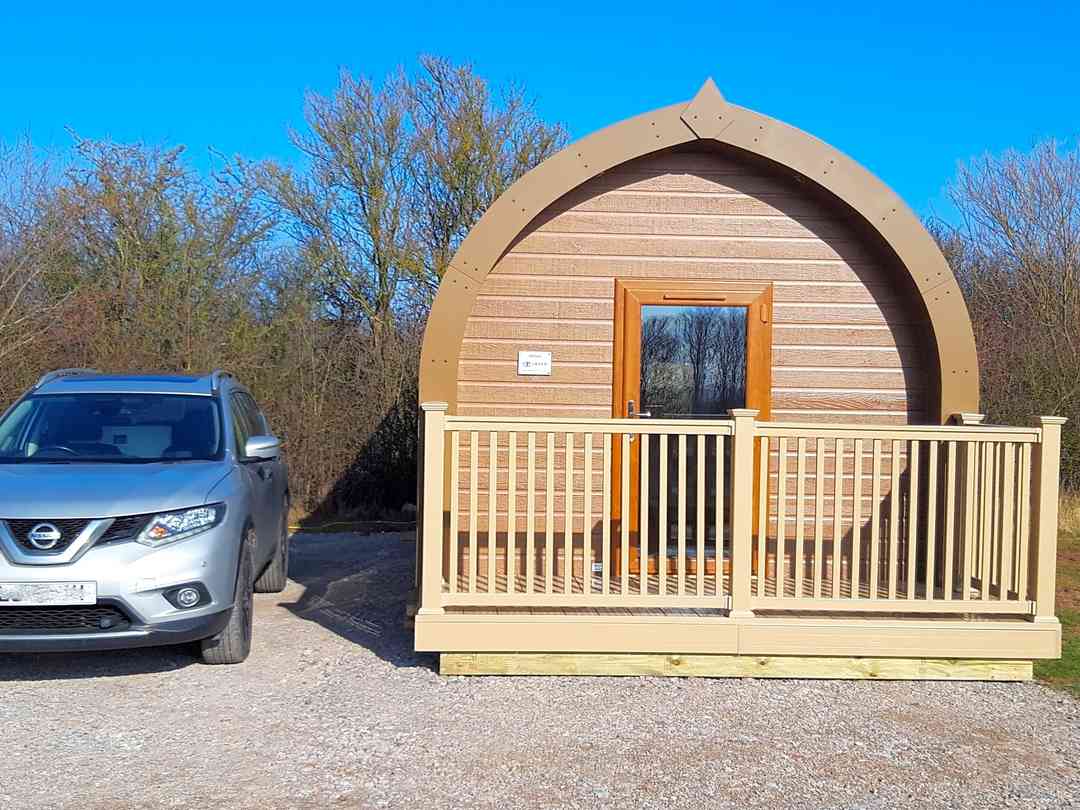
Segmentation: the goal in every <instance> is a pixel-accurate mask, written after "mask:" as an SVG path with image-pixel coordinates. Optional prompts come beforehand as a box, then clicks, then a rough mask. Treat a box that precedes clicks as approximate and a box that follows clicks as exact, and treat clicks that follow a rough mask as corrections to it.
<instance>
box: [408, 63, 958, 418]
mask: <svg viewBox="0 0 1080 810" xmlns="http://www.w3.org/2000/svg"><path fill="white" fill-rule="evenodd" d="M699 140H700V141H710V140H711V141H715V142H718V143H720V144H726V145H729V146H732V147H736V148H737V149H741V150H743V151H745V152H749V153H752V154H755V155H758V156H760V157H762V158H765V159H767V160H769V161H772V162H773V163H775V164H778V165H780V166H783V167H786V168H787V169H789V170H791V171H792V172H794V173H796V174H797V175H799V176H801V177H803V178H805V179H806V180H809V181H812V182H813V183H814V184H816V185H817V186H819V187H820V188H822V189H824V190H825V191H827V192H828V193H829V194H831V195H832V196H833V197H835V198H837V199H838V200H840V201H842V202H843V203H845V204H846V205H847V206H849V207H850V208H851V209H853V210H854V211H855V212H856V213H857V214H858V215H859V216H860V217H861V218H862V219H863V220H864V221H865V223H866V224H867V225H868V226H869V227H870V228H872V229H873V230H874V231H875V232H876V233H877V234H878V235H879V236H880V238H881V240H882V241H883V243H884V244H885V245H887V246H888V248H890V249H891V250H892V252H893V253H894V254H895V255H896V257H897V259H898V260H899V261H898V266H899V267H900V268H903V269H902V270H900V272H904V271H906V272H907V274H908V275H909V276H910V284H911V286H912V287H913V288H914V290H915V291H916V294H917V295H918V297H919V298H920V299H921V301H922V304H923V306H924V307H925V309H926V313H927V316H928V319H929V323H930V328H931V331H932V337H933V345H932V346H931V347H930V350H931V351H936V353H937V358H936V360H937V364H938V367H939V368H940V385H939V386H938V401H937V402H936V403H929V404H930V411H931V415H932V416H937V417H938V418H939V419H941V420H942V421H944V420H945V419H947V418H948V417H949V415H951V414H953V413H959V412H972V411H977V410H978V406H979V380H978V360H977V357H976V353H975V338H974V334H973V331H972V328H971V320H970V318H969V316H968V312H967V307H966V306H965V304H964V300H963V297H962V295H961V293H960V288H959V285H958V284H957V282H956V278H955V276H954V275H953V273H952V271H951V269H950V268H949V266H948V264H947V263H946V261H945V258H944V256H942V254H941V251H940V250H939V249H938V247H937V244H936V243H935V242H934V240H933V238H932V237H931V236H930V234H929V233H928V232H927V230H926V228H924V227H923V225H922V223H921V222H920V221H919V218H918V217H917V216H916V215H915V213H914V212H913V211H912V210H911V209H910V208H908V206H907V205H905V204H904V202H903V201H902V200H901V199H900V198H899V197H898V196H897V195H896V194H895V193H894V192H893V191H892V190H891V189H889V188H888V187H887V186H886V185H885V184H884V183H883V182H881V180H879V179H878V178H877V177H875V176H874V175H873V174H871V173H870V172H869V171H867V170H866V169H865V168H863V167H862V166H861V165H859V164H858V163H856V162H855V161H854V160H852V159H851V158H849V157H847V156H846V155H844V154H842V153H841V152H839V151H837V150H836V149H834V148H833V147H831V146H829V145H828V144H826V143H824V142H823V141H820V140H818V139H817V138H814V137H813V136H811V135H808V134H807V133H805V132H802V131H801V130H799V129H796V128H795V127H791V126H789V125H787V124H784V123H782V122H780V121H777V120H775V119H772V118H769V117H768V116H765V115H762V114H760V113H756V112H754V111H752V110H748V109H745V108H743V107H739V106H736V105H733V104H729V103H728V102H727V101H726V100H725V99H724V98H723V96H722V95H721V94H720V91H719V90H718V89H717V87H716V85H715V84H714V83H713V81H712V80H711V79H709V80H708V81H706V82H705V84H704V85H703V86H702V88H701V89H700V90H699V91H698V93H697V95H696V96H695V97H694V98H693V99H692V100H691V101H690V102H688V103H681V104H673V105H671V106H668V107H662V108H660V109H658V110H654V111H652V112H649V113H645V114H644V115H639V116H636V117H633V118H629V119H627V120H625V121H622V122H620V123H618V124H614V125H612V126H610V127H607V128H605V129H603V130H600V131H599V132H596V133H594V134H592V135H589V136H587V137H585V138H583V139H582V140H580V141H577V142H576V143H573V144H571V145H570V146H568V147H566V148H565V149H563V150H562V151H561V152H559V153H557V154H555V155H553V156H552V157H550V158H548V159H547V160H546V161H544V162H543V163H542V164H540V165H539V166H537V167H536V168H535V169H533V170H532V171H530V172H529V173H528V174H526V175H525V176H524V177H522V178H521V179H520V180H518V181H517V182H516V183H514V185H513V186H511V187H510V188H509V189H507V191H505V192H504V193H503V194H502V196H500V197H499V199H498V200H496V201H495V203H494V204H493V205H492V206H491V208H490V209H489V210H488V211H487V213H486V214H484V216H483V217H482V218H481V219H480V221H479V222H477V224H476V225H475V226H474V227H473V228H472V230H471V231H470V232H469V234H468V236H467V237H466V238H465V240H464V241H463V242H462V244H461V246H460V248H459V249H458V251H457V253H456V255H455V256H454V259H453V261H452V262H451V265H450V267H449V269H448V270H447V272H446V275H445V276H444V277H443V280H442V283H441V284H440V287H439V291H438V294H437V296H436V298H435V302H434V304H433V306H432V309H431V313H430V316H429V318H428V324H427V329H426V331H425V335H424V346H423V352H422V356H421V367H420V397H421V400H422V401H444V402H448V403H450V406H451V412H453V411H454V410H455V401H456V395H457V390H456V387H457V367H458V357H459V354H460V350H461V342H462V338H463V336H464V333H465V325H466V322H467V320H468V318H469V314H470V312H471V311H472V308H473V303H474V301H475V298H476V296H477V294H478V293H479V292H480V288H481V285H482V283H483V281H484V279H485V277H486V276H487V274H488V273H489V272H491V270H492V269H493V268H494V266H495V264H496V262H498V261H499V259H500V258H501V257H502V255H503V253H504V252H505V251H506V250H507V248H508V247H510V245H511V244H512V243H513V242H514V240H515V239H516V238H517V237H518V236H519V235H520V234H521V233H522V231H523V230H524V229H525V228H527V227H528V225H529V224H530V223H531V222H532V221H533V219H534V218H535V217H536V216H537V215H538V214H540V213H541V212H542V211H544V209H545V208H547V206H549V205H550V204H551V203H553V202H555V201H556V200H558V199H559V198H560V197H562V196H563V195H564V194H566V193H567V192H569V191H572V190H573V189H575V188H577V187H578V186H580V185H581V184H583V183H585V182H587V181H588V180H590V179H592V178H594V177H596V176H597V175H599V174H602V173H603V172H605V171H608V170H609V169H612V168H614V167H616V166H619V165H621V164H623V163H626V162H628V161H630V160H633V159H635V158H639V157H643V156H645V155H648V154H651V153H654V152H657V151H660V150H663V149H668V148H671V147H675V146H680V145H682V144H689V143H693V142H695V141H699ZM905 283H906V282H905Z"/></svg>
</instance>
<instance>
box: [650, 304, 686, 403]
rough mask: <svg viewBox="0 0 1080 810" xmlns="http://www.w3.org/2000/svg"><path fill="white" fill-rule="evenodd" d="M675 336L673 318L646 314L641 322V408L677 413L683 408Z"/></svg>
mask: <svg viewBox="0 0 1080 810" xmlns="http://www.w3.org/2000/svg"><path fill="white" fill-rule="evenodd" d="M678 363H679V339H678V337H676V335H675V325H674V319H673V318H670V317H663V316H646V317H645V318H643V319H642V323H641V402H640V403H639V404H640V407H641V409H642V410H646V409H649V408H651V409H653V410H655V411H657V412H659V413H678V412H679V411H680V410H682V409H683V408H684V407H685V404H684V403H682V402H681V401H680V400H681V398H682V397H681V394H682V391H681V387H680V386H679V384H678V376H679V375H678V371H679V366H678V365H677V364H678Z"/></svg>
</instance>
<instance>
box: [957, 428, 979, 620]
mask: <svg viewBox="0 0 1080 810" xmlns="http://www.w3.org/2000/svg"><path fill="white" fill-rule="evenodd" d="M978 458H979V446H978V444H977V443H976V442H971V441H969V442H968V443H967V446H966V447H965V448H964V461H965V464H964V548H963V551H962V554H963V555H964V556H963V574H962V579H961V580H960V590H961V595H960V598H961V599H964V600H967V599H970V598H971V566H972V559H973V557H974V556H975V537H976V533H975V530H976V525H975V524H976V519H975V515H976V512H975V506H976V503H975V484H976V481H977V480H978V479H977V475H976V472H977V468H978Z"/></svg>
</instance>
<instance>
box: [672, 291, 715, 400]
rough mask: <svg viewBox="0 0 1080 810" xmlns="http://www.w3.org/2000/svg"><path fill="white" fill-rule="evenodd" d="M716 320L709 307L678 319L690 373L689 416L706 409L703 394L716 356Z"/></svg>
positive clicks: (696, 308)
mask: <svg viewBox="0 0 1080 810" xmlns="http://www.w3.org/2000/svg"><path fill="white" fill-rule="evenodd" d="M718 320H719V319H718V316H717V311H716V310H715V309H712V308H711V307H695V308H693V309H690V310H687V311H686V312H683V313H682V314H681V315H680V316H679V327H680V330H681V332H682V343H683V350H684V351H685V352H686V363H687V366H688V367H689V369H690V390H691V392H692V394H691V402H692V404H691V406H690V410H691V412H692V413H703V412H705V410H706V409H707V405H706V402H705V394H706V391H707V390H708V377H709V372H710V371H711V370H712V367H713V363H714V358H715V354H716V330H717V327H718Z"/></svg>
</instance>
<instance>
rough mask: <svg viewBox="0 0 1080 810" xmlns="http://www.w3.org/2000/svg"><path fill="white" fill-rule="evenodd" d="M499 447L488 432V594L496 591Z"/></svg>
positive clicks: (495, 437)
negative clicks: (497, 453) (497, 452)
mask: <svg viewBox="0 0 1080 810" xmlns="http://www.w3.org/2000/svg"><path fill="white" fill-rule="evenodd" d="M498 446H499V434H498V433H496V432H495V431H494V430H492V431H489V432H488V510H487V517H488V531H487V554H488V566H487V567H488V581H487V590H488V593H495V591H496V590H497V588H496V583H495V578H496V571H495V562H496V560H495V558H496V557H497V556H498V554H497V552H498V543H497V542H496V538H495V529H496V527H497V525H498V523H497V520H496V517H495V513H496V506H497V501H496V497H497V489H498V485H499V468H498V466H497V465H498V457H497V455H496V451H497V449H498Z"/></svg>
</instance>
